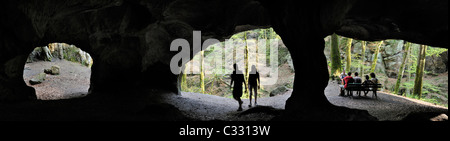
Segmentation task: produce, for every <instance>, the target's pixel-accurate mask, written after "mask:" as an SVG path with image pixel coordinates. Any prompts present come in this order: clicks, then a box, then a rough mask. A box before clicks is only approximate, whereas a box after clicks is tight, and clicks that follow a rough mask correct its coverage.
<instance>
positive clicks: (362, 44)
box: [359, 41, 366, 77]
mask: <svg viewBox="0 0 450 141" xmlns="http://www.w3.org/2000/svg"><path fill="white" fill-rule="evenodd" d="M361 48H362V50H361V66H360V67H359V70H360V74H361V77H363V76H364V61H365V57H366V41H361Z"/></svg>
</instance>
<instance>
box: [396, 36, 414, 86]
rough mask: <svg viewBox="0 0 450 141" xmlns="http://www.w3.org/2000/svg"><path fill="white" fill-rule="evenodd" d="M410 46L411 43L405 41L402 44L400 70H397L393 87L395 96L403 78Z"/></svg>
mask: <svg viewBox="0 0 450 141" xmlns="http://www.w3.org/2000/svg"><path fill="white" fill-rule="evenodd" d="M410 45H411V43H409V42H406V41H405V43H404V44H403V46H404V50H403V60H402V64H401V65H400V69H398V73H397V82H396V83H395V87H394V93H395V94H398V91H399V88H400V83H401V81H402V78H403V73H404V72H405V65H406V61H407V60H408V53H409V48H410Z"/></svg>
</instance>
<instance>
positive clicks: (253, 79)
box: [248, 65, 261, 107]
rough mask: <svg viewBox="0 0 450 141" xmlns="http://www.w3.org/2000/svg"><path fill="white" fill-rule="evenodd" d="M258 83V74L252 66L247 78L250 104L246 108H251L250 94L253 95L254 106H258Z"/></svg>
mask: <svg viewBox="0 0 450 141" xmlns="http://www.w3.org/2000/svg"><path fill="white" fill-rule="evenodd" d="M260 83H261V81H260V80H259V72H258V71H257V70H256V66H255V65H252V71H251V72H250V74H249V76H248V88H249V90H250V95H249V96H248V97H249V99H250V104H249V105H248V107H252V92H254V93H255V106H256V105H258V102H257V101H258V89H259V84H260Z"/></svg>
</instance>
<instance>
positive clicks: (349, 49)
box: [345, 38, 353, 72]
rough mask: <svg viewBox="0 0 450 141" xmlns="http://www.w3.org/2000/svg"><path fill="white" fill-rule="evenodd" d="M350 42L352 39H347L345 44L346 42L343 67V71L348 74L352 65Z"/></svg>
mask: <svg viewBox="0 0 450 141" xmlns="http://www.w3.org/2000/svg"><path fill="white" fill-rule="evenodd" d="M352 42H353V39H352V38H347V42H346V44H345V45H346V47H347V52H346V55H347V64H346V65H345V69H346V70H347V72H350V70H351V65H352Z"/></svg>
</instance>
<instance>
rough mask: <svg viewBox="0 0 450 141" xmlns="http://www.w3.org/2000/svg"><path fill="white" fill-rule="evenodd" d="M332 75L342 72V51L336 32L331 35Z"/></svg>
mask: <svg viewBox="0 0 450 141" xmlns="http://www.w3.org/2000/svg"><path fill="white" fill-rule="evenodd" d="M330 55H331V75H333V78H334V77H336V76H339V74H340V73H342V70H341V66H342V65H341V53H340V52H339V37H338V35H336V34H333V35H331V53H330Z"/></svg>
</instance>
